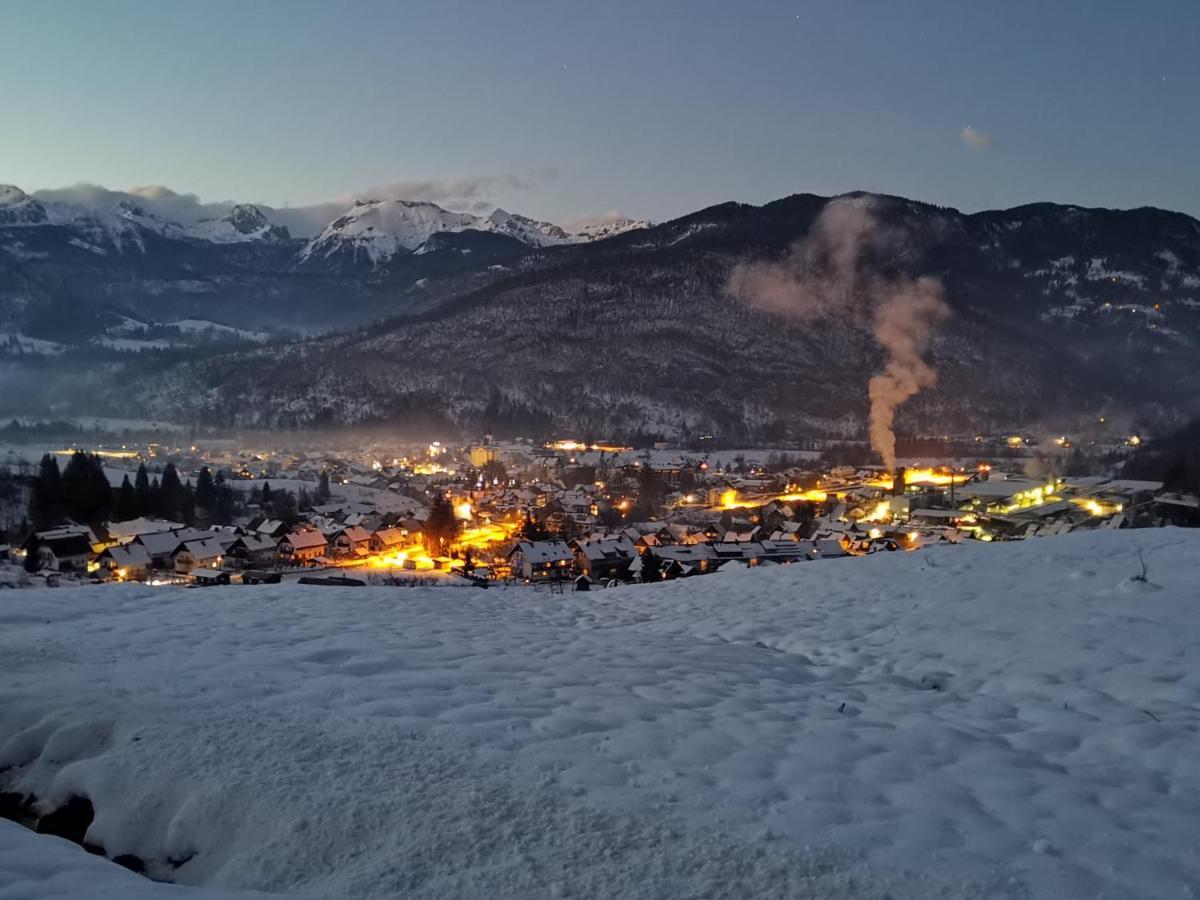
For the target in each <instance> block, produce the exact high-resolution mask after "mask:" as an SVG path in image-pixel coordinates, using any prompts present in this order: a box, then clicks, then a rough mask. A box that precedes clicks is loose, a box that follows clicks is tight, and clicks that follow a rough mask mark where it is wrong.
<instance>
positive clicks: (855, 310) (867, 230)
mask: <svg viewBox="0 0 1200 900" xmlns="http://www.w3.org/2000/svg"><path fill="white" fill-rule="evenodd" d="M873 205H874V201H873V200H872V198H870V197H843V198H839V199H837V200H833V201H831V202H830V203H829V204H827V205H826V207H825V209H824V211H823V212H822V213H821V215H820V217H819V218H818V219H817V221H816V222H814V223H813V226H812V228H811V229H810V230H809V233H808V236H807V237H805V238H803V239H802V240H800V241H797V242H796V243H795V244H793V245H792V247H791V249H790V250H789V252H788V254H787V256H786V257H784V259H782V260H780V261H778V262H753V263H743V264H740V265H737V266H735V267H734V269H733V271H732V272H731V273H730V277H729V284H728V290H729V292H730V293H731V294H733V295H734V296H735V297H738V298H740V299H742V300H743V301H745V302H746V303H748V304H750V305H751V306H754V307H757V308H759V309H763V310H766V311H768V312H771V313H774V314H776V315H781V316H786V317H789V318H797V319H812V318H822V317H826V316H832V315H838V316H842V317H844V318H846V319H847V320H848V321H850V322H852V323H854V324H856V325H858V326H860V327H863V328H869V329H870V330H871V332H872V333H873V334H874V336H875V340H876V341H877V342H878V344H879V346H880V347H881V348H882V349H883V351H884V352H885V354H886V355H887V359H886V361H885V363H884V367H883V371H882V372H879V373H878V374H876V375H874V376H873V377H872V378H871V380H870V382H869V383H868V386H867V395H868V398H869V400H870V403H871V414H870V436H871V446H872V447H873V448H874V449H875V452H876V453H878V454H879V456H880V458H881V459H882V461H883V464H884V465H885V466H886V467H887V468H888V469H894V468H895V465H896V433H895V421H896V410H897V409H898V408H899V406H900V405H901V404H902V403H904V402H905V401H906V400H908V399H909V398H911V397H913V396H914V395H916V394H917V393H919V392H920V391H922V390H924V389H926V388H930V387H933V386H934V384H936V383H937V372H936V371H935V370H934V368H933V367H932V366H931V365H930V364H929V363H928V362H926V361H925V359H924V357H923V354H924V352H925V349H926V347H927V346H928V344H929V340H930V338H931V337H932V336H933V332H934V329H935V327H936V326H937V324H938V322H940V321H941V320H943V319H945V318H946V317H947V316H949V314H950V308H949V307H948V306H947V305H946V302H945V300H944V299H943V297H942V286H941V282H939V281H938V280H937V279H936V278H929V277H922V278H916V279H913V278H908V277H905V276H902V275H895V274H887V271H888V269H889V268H890V267H891V265H892V264H894V262H895V260H896V258H898V257H899V256H901V255H902V254H903V252H904V250H905V249H906V246H907V242H906V240H905V235H904V233H903V231H902V230H900V229H898V228H889V227H885V226H884V225H882V224H881V223H880V222H879V220H878V218H877V217H876V215H875V214H874V211H873Z"/></svg>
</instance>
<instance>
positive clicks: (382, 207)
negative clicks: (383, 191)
mask: <svg viewBox="0 0 1200 900" xmlns="http://www.w3.org/2000/svg"><path fill="white" fill-rule="evenodd" d="M480 221H481V220H480V219H479V218H477V217H476V216H473V215H471V214H470V213H456V212H450V211H449V210H445V209H442V208H441V207H440V206H438V205H437V204H436V203H429V202H426V201H420V200H360V201H358V202H356V203H355V204H354V206H353V207H351V208H350V209H349V210H348V211H347V212H346V213H344V214H343V215H341V216H338V217H337V218H336V219H334V220H333V221H332V222H330V223H329V224H328V225H327V226H326V227H325V230H324V231H322V232H321V233H320V234H319V235H317V236H316V237H315V238H313V239H312V240H311V241H309V242H308V244H307V245H305V247H304V249H302V250H301V251H300V254H299V256H298V261H299V262H300V263H305V262H308V261H316V260H333V259H337V258H348V259H349V261H355V262H356V261H367V262H369V263H370V264H371V265H372V266H378V265H379V264H381V263H383V262H386V261H387V260H389V259H391V258H392V257H393V256H396V255H397V254H403V253H412V252H413V251H415V250H416V249H417V248H418V247H420V246H421V245H422V244H424V243H425V241H426V240H428V239H429V238H430V237H431V236H432V235H434V234H437V233H438V232H443V231H464V230H466V229H468V228H479V227H480V225H479V223H480Z"/></svg>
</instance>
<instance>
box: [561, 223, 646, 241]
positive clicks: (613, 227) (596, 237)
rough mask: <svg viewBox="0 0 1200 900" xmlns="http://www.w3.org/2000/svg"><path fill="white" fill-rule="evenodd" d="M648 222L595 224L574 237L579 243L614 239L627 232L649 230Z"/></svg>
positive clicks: (582, 229)
mask: <svg viewBox="0 0 1200 900" xmlns="http://www.w3.org/2000/svg"><path fill="white" fill-rule="evenodd" d="M650 224H651V223H650V222H647V221H646V220H645V219H628V218H624V217H622V218H619V219H613V220H611V221H606V222H595V223H593V224H591V225H585V226H583V227H582V228H580V229H579V231H578V232H576V234H575V237H576V238H577V239H579V240H581V241H602V240H604V239H605V238H610V237H616V236H617V235H618V234H625V233H626V232H627V231H640V230H641V229H643V228H649V227H650Z"/></svg>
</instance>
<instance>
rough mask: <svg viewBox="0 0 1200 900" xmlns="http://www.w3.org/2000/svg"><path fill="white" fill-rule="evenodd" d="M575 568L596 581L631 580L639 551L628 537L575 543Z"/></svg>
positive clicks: (573, 546)
mask: <svg viewBox="0 0 1200 900" xmlns="http://www.w3.org/2000/svg"><path fill="white" fill-rule="evenodd" d="M571 546H572V548H573V549H574V551H575V567H576V568H577V569H578V570H579V571H580V572H582V573H583V574H584V575H587V576H588V577H589V578H591V579H592V580H594V581H607V580H609V579H611V578H616V579H619V580H622V581H623V580H625V579H627V578H629V575H630V573H629V569H630V566H631V565H632V564H633V561H634V560H635V559H637V558H638V549H637V547H636V546H635V545H634V543H633V541H631V540H630V539H629V538H628V537H626V536H624V535H621V536H619V537H604V538H598V539H590V540H581V541H575V542H574V543H573V544H572V545H571Z"/></svg>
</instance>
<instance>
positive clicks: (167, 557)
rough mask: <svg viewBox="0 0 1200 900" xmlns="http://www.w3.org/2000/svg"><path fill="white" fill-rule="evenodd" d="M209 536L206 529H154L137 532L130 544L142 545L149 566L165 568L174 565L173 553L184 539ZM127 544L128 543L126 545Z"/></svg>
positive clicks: (194, 539) (196, 539) (195, 539)
mask: <svg viewBox="0 0 1200 900" xmlns="http://www.w3.org/2000/svg"><path fill="white" fill-rule="evenodd" d="M208 536H209V534H208V532H207V531H200V530H199V529H196V528H177V529H175V530H173V531H156V532H153V533H151V534H139V535H138V536H137V537H135V538H134V539H133V540H132V541H130V542H129V543H130V544H136V545H138V546H141V547H144V548H145V550H146V553H147V554H148V555H149V557H150V566H151V568H155V569H166V568H171V567H173V566H174V559H173V556H174V553H175V550H176V549H178V547H179V545H180V544H181V543H183V542H184V541H202V540H204V539H205V538H207V537H208ZM127 546H128V545H127Z"/></svg>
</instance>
